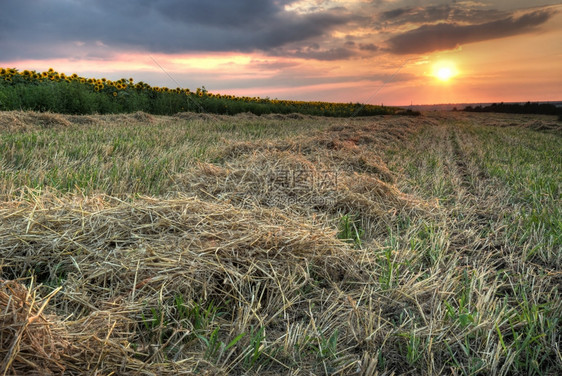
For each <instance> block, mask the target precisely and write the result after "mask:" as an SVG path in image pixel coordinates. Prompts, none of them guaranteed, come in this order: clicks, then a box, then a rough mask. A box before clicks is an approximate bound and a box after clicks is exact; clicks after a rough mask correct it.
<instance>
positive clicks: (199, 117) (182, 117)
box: [173, 112, 221, 121]
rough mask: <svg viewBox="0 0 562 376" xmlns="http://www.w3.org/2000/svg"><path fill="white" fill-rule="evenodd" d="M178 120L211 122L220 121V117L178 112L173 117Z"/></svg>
mask: <svg viewBox="0 0 562 376" xmlns="http://www.w3.org/2000/svg"><path fill="white" fill-rule="evenodd" d="M173 117H174V118H175V119H179V120H205V121H212V120H217V119H220V117H221V115H215V114H208V113H201V112H178V113H177V114H175V115H174V116H173Z"/></svg>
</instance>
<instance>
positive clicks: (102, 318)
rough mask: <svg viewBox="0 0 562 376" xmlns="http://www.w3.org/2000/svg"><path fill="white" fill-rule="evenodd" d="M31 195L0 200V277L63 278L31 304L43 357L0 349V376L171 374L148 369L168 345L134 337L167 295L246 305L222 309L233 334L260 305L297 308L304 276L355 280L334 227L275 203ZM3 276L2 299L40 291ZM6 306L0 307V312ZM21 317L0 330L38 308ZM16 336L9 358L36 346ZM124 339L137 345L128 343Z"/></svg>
mask: <svg viewBox="0 0 562 376" xmlns="http://www.w3.org/2000/svg"><path fill="white" fill-rule="evenodd" d="M30 194H31V195H32V197H33V199H31V200H29V199H27V200H19V201H15V200H14V201H10V202H6V203H3V204H2V206H1V207H0V216H1V217H2V218H4V220H3V221H2V223H1V224H0V244H1V246H0V253H1V254H2V278H9V279H12V280H17V279H18V278H21V277H23V276H26V275H28V273H30V272H31V273H32V274H33V275H35V276H36V278H37V282H38V283H43V284H47V285H51V284H53V283H58V282H57V281H59V280H60V278H63V279H64V283H63V285H62V286H61V287H63V288H62V289H61V290H56V292H57V294H56V296H55V295H54V293H50V295H47V297H46V298H44V299H43V300H39V302H40V303H41V305H43V303H44V302H45V305H46V308H45V311H44V312H49V315H44V316H42V319H41V320H42V321H41V322H44V323H45V325H44V328H45V329H44V330H45V332H44V333H42V332H40V331H35V333H34V335H37V336H42V337H41V338H43V337H46V336H47V337H48V336H49V335H50V337H48V338H47V340H43V341H42V342H40V343H41V346H46V347H48V349H50V350H48V351H50V352H51V353H52V354H51V353H47V354H51V355H50V356H44V355H43V356H37V357H35V358H34V357H28V356H25V357H24V356H23V355H22V356H20V357H17V356H16V355H17V354H16V355H12V354H10V355H9V356H8V355H7V354H8V353H7V352H6V350H5V351H4V352H3V353H2V355H3V357H4V358H7V357H9V358H13V359H15V360H14V362H12V363H11V364H7V369H8V370H9V373H8V374H18V372H19V373H20V374H21V373H25V372H23V371H21V370H23V369H25V370H26V372H31V371H32V370H33V369H35V368H37V369H41V368H44V369H49V370H51V372H52V373H57V372H63V371H64V372H66V373H69V374H78V373H80V372H79V369H81V370H84V369H89V372H90V373H94V371H96V370H97V371H99V372H101V370H109V369H112V370H115V369H120V370H122V371H121V372H123V373H124V374H127V372H133V371H135V372H136V371H138V370H139V369H140V368H141V367H145V368H146V371H147V372H148V373H150V372H153V373H157V374H176V372H178V370H177V369H176V364H175V363H174V362H169V364H168V365H167V366H166V367H164V368H158V367H163V366H160V365H158V362H155V363H153V362H152V361H151V360H150V359H153V357H154V356H156V357H159V356H164V355H163V354H164V353H165V351H168V350H167V347H166V346H167V345H166V344H163V343H160V344H158V343H153V344H154V345H157V347H156V348H155V349H152V350H150V349H151V347H150V346H151V343H152V342H151V340H150V339H148V338H145V337H143V335H142V334H141V332H142V331H143V324H142V321H143V318H142V317H143V316H142V314H147V313H146V310H147V309H149V308H150V307H159V306H161V305H162V304H170V302H171V301H173V299H174V297H175V296H177V294H181V296H182V297H183V298H184V299H185V301H186V302H187V303H188V304H194V302H207V303H209V302H214V303H215V304H221V305H223V306H227V307H233V308H234V307H236V306H240V307H253V308H252V310H250V311H240V312H236V311H229V313H228V314H229V315H233V322H238V323H240V322H246V323H247V325H248V327H243V328H238V329H236V328H232V330H240V331H241V332H243V331H249V330H250V329H249V326H250V325H256V324H258V323H260V322H261V321H260V320H262V318H260V317H262V316H261V315H263V314H265V315H267V314H266V313H265V312H270V313H271V314H273V313H276V314H277V313H278V312H285V313H286V314H288V315H298V312H299V309H300V308H299V304H297V302H298V301H300V297H299V296H300V293H299V291H300V289H301V288H302V286H303V283H305V281H307V280H309V279H310V273H312V272H314V273H315V275H316V277H315V278H317V279H320V280H325V281H332V282H329V283H335V282H337V281H343V280H354V279H356V277H357V276H356V275H355V273H356V272H357V269H356V268H354V267H353V266H352V265H353V264H354V263H355V262H354V261H353V260H354V257H353V251H352V250H351V249H350V248H349V246H348V245H346V244H345V243H343V242H341V241H339V240H337V239H336V236H335V231H334V230H332V229H329V228H326V227H324V226H323V225H322V224H316V223H314V221H313V220H310V221H306V220H304V218H302V217H291V216H287V215H286V214H284V213H282V212H281V211H279V210H277V209H267V208H254V209H240V208H237V207H235V206H232V205H229V204H227V203H211V202H206V201H202V200H199V199H197V198H193V197H186V196H178V197H176V198H170V199H168V200H163V199H152V198H148V197H145V198H140V199H137V200H135V201H129V202H124V201H121V200H118V199H114V198H110V197H105V196H95V197H89V198H84V197H80V196H66V197H63V198H60V197H55V196H51V195H49V194H43V195H41V196H33V195H34V194H35V193H33V192H31V193H30ZM6 283H8V285H9V286H12V289H11V290H9V291H8V289H4V295H3V296H4V298H3V300H2V301H3V302H11V301H13V300H14V299H15V298H14V297H19V298H18V299H20V301H24V302H27V303H26V304H27V306H31V305H33V304H34V303H33V300H30V298H29V297H30V296H36V295H37V296H38V295H39V292H41V293H43V294H49V291H51V290H50V289H46V288H45V287H42V288H41V289H40V290H37V289H34V290H33V291H36V292H37V293H34V294H31V293H29V291H31V287H29V288H27V289H24V288H23V287H22V286H19V287H18V285H15V284H14V283H15V282H6ZM326 283H328V282H326ZM13 286H16V287H13ZM255 288H258V289H259V291H260V299H259V301H255V297H254V296H255V294H256V290H255ZM283 297H284V298H283ZM26 299H27V300H26ZM49 299H50V300H49ZM287 299H288V300H287ZM226 301H230V303H229V304H228V305H227V304H226V303H225V302H226ZM233 302H238V303H234V304H233ZM252 302H254V303H252ZM289 302H292V303H289ZM258 303H259V307H258V306H254V304H258ZM9 304H11V303H4V306H2V307H0V308H2V312H5V307H6V305H9ZM38 305H39V303H35V306H38ZM20 306H21V304H20ZM27 306H26V307H27ZM147 307H148V308H147ZM57 311H62V312H65V313H64V315H65V317H66V320H65V319H64V318H63V317H57V316H55V315H54V313H55V312H57ZM26 312H27V311H26V310H25V309H21V310H20V311H18V313H17V314H18V315H20V316H21V315H24V316H21V317H23V319H20V318H18V319H17V320H16V319H14V318H12V317H15V316H14V315H15V313H10V315H9V317H6V318H3V319H4V323H5V325H4V328H5V330H7V331H9V332H11V333H14V332H16V333H17V332H18V328H20V326H18V325H19V324H16V322H25V320H24V319H26V318H27V317H29V316H30V315H37V312H38V311H36V310H35V311H34V310H30V311H29V312H30V313H29V314H27V316H25V314H26ZM143 312H145V313H143ZM148 312H150V311H148ZM239 315H244V316H245V318H241V317H238V316H239ZM9 320H12V321H9ZM22 320H23V321H22ZM221 325H224V326H225V328H226V327H227V326H228V325H227V323H226V322H223V323H222V324H221ZM262 325H263V323H262ZM272 325H273V324H272ZM275 325H277V324H275ZM178 335H179V334H178ZM2 338H4V339H3V341H5V342H6V345H4V346H3V349H9V348H10V346H9V345H10V344H11V343H14V341H15V339H14V337H13V335H12V337H9V336H8V337H6V336H5V335H4V336H3V337H2ZM21 338H24V339H25V341H26V346H27V347H21V349H20V351H19V354H24V353H25V352H22V351H32V349H33V346H35V345H34V344H36V343H39V342H38V341H36V340H34V339H33V338H35V337H29V338H28V337H21ZM174 338H175V339H177V338H176V337H174ZM131 342H136V343H141V345H140V347H139V348H137V349H136V350H134V349H133V348H132V347H131V345H130V343H131ZM198 346H199V345H197V344H192V345H191V347H190V349H189V351H187V349H186V351H187V352H185V353H182V354H179V355H178V361H179V360H181V361H182V362H183V363H182V364H184V367H183V369H184V373H188V371H189V370H191V369H193V368H194V367H196V363H194V362H195V360H194V359H193V357H192V356H191V355H190V354H191V353H192V351H194V350H193V348H194V347H195V348H198ZM45 351H47V350H45ZM25 354H27V353H25ZM38 354H39V353H38ZM41 354H42V353H41ZM22 359H25V360H22ZM16 360H17V361H16ZM28 363H29V364H28ZM188 365H190V366H188ZM25 367H28V368H25ZM209 369H212V367H211V368H209ZM189 372H190V371H189Z"/></svg>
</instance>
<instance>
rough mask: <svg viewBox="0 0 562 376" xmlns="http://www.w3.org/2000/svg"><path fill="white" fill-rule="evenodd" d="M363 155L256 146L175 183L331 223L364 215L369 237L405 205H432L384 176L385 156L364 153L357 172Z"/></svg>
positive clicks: (204, 194) (205, 195)
mask: <svg viewBox="0 0 562 376" xmlns="http://www.w3.org/2000/svg"><path fill="white" fill-rule="evenodd" d="M318 155H319V154H317V156H318ZM342 157H343V156H342ZM361 158H365V156H364V155H361V156H359V157H356V159H355V160H354V159H352V160H351V161H348V163H349V164H342V163H340V162H341V161H338V160H337V159H336V160H335V161H334V159H331V160H329V161H328V162H330V163H323V161H322V160H315V161H311V160H310V159H308V158H307V157H306V156H304V155H302V154H297V153H294V152H291V151H278V150H275V149H273V150H264V151H256V152H254V153H252V154H246V155H240V156H239V157H238V158H236V159H231V161H230V162H228V163H226V164H225V165H223V166H221V165H216V164H210V163H200V164H198V165H197V166H195V167H193V168H192V169H191V170H189V171H187V172H185V173H183V174H180V175H178V176H177V177H176V178H175V179H174V180H175V186H174V189H175V190H177V191H179V192H182V193H187V194H190V195H195V196H197V197H199V198H201V199H203V200H211V201H216V200H219V201H222V202H228V203H231V204H234V205H237V206H241V207H246V208H253V207H269V208H271V207H275V208H279V209H282V210H283V211H285V212H292V213H295V214H296V215H301V216H309V217H310V216H312V215H315V216H318V217H324V219H325V220H327V221H328V222H330V221H331V223H332V224H333V223H334V221H335V222H337V219H338V218H339V217H341V216H342V215H344V214H349V213H351V214H353V215H355V216H356V217H358V218H359V219H360V220H361V221H363V224H364V225H365V227H366V228H367V235H368V236H369V237H374V236H375V235H378V234H380V233H381V232H384V231H386V227H387V226H388V225H389V224H390V223H391V222H392V221H393V220H394V219H395V218H396V215H397V214H398V213H399V212H400V211H401V210H407V211H416V210H417V211H418V212H419V213H421V212H424V211H426V210H427V209H428V208H429V204H427V203H426V202H422V201H420V200H418V199H415V198H413V197H411V196H408V195H406V194H403V193H401V192H400V191H399V190H398V189H396V188H395V187H394V186H392V185H391V184H389V183H387V182H385V181H383V180H381V179H379V178H378V177H377V173H378V174H379V175H382V176H383V177H384V178H386V180H392V179H393V175H392V174H391V173H390V171H388V169H387V168H386V166H385V165H384V164H382V161H381V163H380V164H377V163H375V162H374V161H373V160H365V159H363V160H362V161H363V163H364V164H365V165H366V167H368V168H364V167H365V166H361V167H363V168H361V169H360V170H363V171H360V172H356V171H357V168H355V167H356V166H355V165H354V164H353V163H354V162H357V161H358V160H361ZM342 167H344V168H342ZM346 168H347V169H346ZM365 170H368V171H367V172H365ZM326 215H327V216H326ZM367 224H368V226H367Z"/></svg>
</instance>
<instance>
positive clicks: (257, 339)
mask: <svg viewBox="0 0 562 376" xmlns="http://www.w3.org/2000/svg"><path fill="white" fill-rule="evenodd" d="M264 332H265V327H263V326H262V327H260V328H259V329H257V330H255V329H254V328H252V330H251V331H250V345H249V346H248V349H247V350H246V356H245V357H244V364H245V365H246V367H247V368H251V367H253V366H254V365H255V364H256V363H258V361H259V360H260V358H261V357H262V355H263V354H264V350H265V346H264V343H263V341H264V340H265V334H264Z"/></svg>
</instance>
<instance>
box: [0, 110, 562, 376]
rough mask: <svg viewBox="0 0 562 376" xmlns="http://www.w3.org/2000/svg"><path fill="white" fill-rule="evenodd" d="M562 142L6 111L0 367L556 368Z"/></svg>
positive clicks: (551, 135) (415, 120) (480, 118)
mask: <svg viewBox="0 0 562 376" xmlns="http://www.w3.org/2000/svg"><path fill="white" fill-rule="evenodd" d="M561 135H562V132H561V126H560V122H557V121H556V118H555V117H548V116H526V115H525V116H524V115H494V114H467V113H426V114H423V115H422V116H418V117H399V116H378V117H368V118H352V119H333V118H332V119H329V118H321V117H312V116H307V115H297V114H289V115H264V116H259V117H258V116H255V115H250V114H238V115H236V116H221V115H209V114H192V113H180V114H177V115H175V116H153V115H148V114H145V113H136V114H128V115H83V116H79V115H58V114H50V113H34V112H2V113H0V220H1V222H0V371H1V372H2V374H6V375H13V374H68V375H73V374H76V375H78V374H92V375H102V374H104V375H105V374H114V375H117V374H123V375H129V374H143V375H177V374H240V375H241V374H248V375H257V374H260V375H269V374H271V375H276V374H287V375H301V374H302V375H328V374H330V375H332V374H341V375H351V374H357V375H364V376H371V375H390V374H393V373H394V374H411V375H417V374H426V375H432V374H457V375H478V374H482V375H485V374H497V375H513V374H531V375H556V374H560V373H562V334H561V333H562V299H561V295H560V294H561V291H560V286H562V252H561V250H562V204H561V182H562V138H561Z"/></svg>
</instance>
